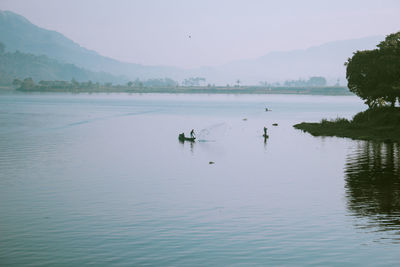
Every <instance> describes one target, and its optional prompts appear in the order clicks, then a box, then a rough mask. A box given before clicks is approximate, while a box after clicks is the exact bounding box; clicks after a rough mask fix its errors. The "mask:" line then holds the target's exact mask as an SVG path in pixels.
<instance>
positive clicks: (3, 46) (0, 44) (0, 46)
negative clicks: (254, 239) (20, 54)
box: [0, 42, 6, 55]
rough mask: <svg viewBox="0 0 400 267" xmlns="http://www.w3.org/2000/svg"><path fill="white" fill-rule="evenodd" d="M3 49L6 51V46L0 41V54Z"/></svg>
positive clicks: (2, 52)
mask: <svg viewBox="0 0 400 267" xmlns="http://www.w3.org/2000/svg"><path fill="white" fill-rule="evenodd" d="M5 51H6V46H5V45H4V44H3V43H2V42H0V55H1V54H4V52H5Z"/></svg>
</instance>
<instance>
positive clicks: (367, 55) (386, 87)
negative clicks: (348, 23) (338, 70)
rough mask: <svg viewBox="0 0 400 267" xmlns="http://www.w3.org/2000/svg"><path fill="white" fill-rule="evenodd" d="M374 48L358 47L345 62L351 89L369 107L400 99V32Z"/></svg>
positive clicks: (393, 102)
mask: <svg viewBox="0 0 400 267" xmlns="http://www.w3.org/2000/svg"><path fill="white" fill-rule="evenodd" d="M377 47H378V48H376V49H374V50H365V51H357V52H355V53H354V54H353V57H351V58H349V59H348V60H347V62H346V63H345V65H346V67H347V68H346V78H347V81H348V87H349V89H350V91H351V92H353V93H355V94H356V95H358V96H359V97H360V98H362V99H363V100H364V101H365V103H366V104H367V105H368V106H369V107H375V106H381V105H385V104H386V103H390V104H391V106H395V103H396V100H399V101H400V32H397V33H394V34H390V35H388V36H387V37H386V39H385V40H384V41H382V42H381V43H380V44H378V45H377Z"/></svg>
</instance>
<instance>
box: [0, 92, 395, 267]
mask: <svg viewBox="0 0 400 267" xmlns="http://www.w3.org/2000/svg"><path fill="white" fill-rule="evenodd" d="M265 107H269V108H270V109H272V111H271V112H265V111H264V108H265ZM363 109H365V107H364V105H363V104H362V103H361V102H360V101H359V100H358V99H357V98H356V97H349V96H347V97H323V96H278V95H265V96H264V95H262V96H258V95H251V96H246V95H239V96H233V95H157V94H155V95H128V94H109V95H107V94H94V95H86V94H80V95H72V94H2V95H0V265H1V266H13V265H42V266H46V265H47V266H58V265H65V266H82V265H89V264H91V265H94V266H102V265H117V266H119V265H121V266H137V265H155V266H195V265H203V266H210V265H211V266H221V265H272V266H276V265H285V266H291V265H294V266H299V265H300V266H301V265H319V266H321V265H371V266H376V265H398V264H399V263H400V169H399V168H400V166H399V165H400V160H399V154H400V147H399V146H398V145H396V144H376V143H370V142H364V141H353V140H349V139H344V138H334V137H331V138H319V137H313V136H311V135H309V134H306V133H303V132H301V131H299V130H295V129H294V128H292V125H293V124H295V123H298V122H301V121H319V120H320V119H322V118H335V117H337V116H342V117H348V118H351V116H352V115H354V114H355V113H357V112H358V111H361V110H363ZM272 123H278V124H279V126H277V127H273V126H272ZM264 125H265V126H267V127H268V133H269V135H270V138H269V139H268V140H267V141H266V142H264V140H263V138H262V130H263V127H264ZM192 128H194V129H195V132H196V133H197V136H198V142H196V143H194V144H191V143H183V144H182V143H180V142H179V141H178V139H177V137H178V134H179V133H181V132H185V133H186V134H188V133H189V131H190V129H192ZM210 161H213V162H215V164H209V162H210Z"/></svg>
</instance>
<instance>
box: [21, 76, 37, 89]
mask: <svg viewBox="0 0 400 267" xmlns="http://www.w3.org/2000/svg"><path fill="white" fill-rule="evenodd" d="M34 87H35V82H34V81H33V79H32V78H31V77H29V78H25V79H24V81H23V82H22V84H21V89H23V90H29V89H33V88H34Z"/></svg>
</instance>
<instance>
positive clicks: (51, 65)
mask: <svg viewBox="0 0 400 267" xmlns="http://www.w3.org/2000/svg"><path fill="white" fill-rule="evenodd" d="M27 77H31V78H32V79H33V80H34V81H36V82H38V81H41V80H64V81H70V80H72V79H75V80H76V81H78V82H83V81H89V80H91V81H94V82H100V83H106V82H112V83H120V82H123V81H124V79H123V78H122V77H116V76H113V75H111V74H108V73H101V72H92V71H88V70H85V69H82V68H79V67H77V66H75V65H73V64H67V63H60V62H58V61H57V60H54V59H50V58H48V57H47V56H44V55H40V56H37V55H33V54H27V53H22V52H19V51H17V52H13V53H11V52H7V53H1V52H0V84H2V85H8V84H11V83H12V82H13V80H14V79H15V78H19V79H24V78H27ZM125 81H126V80H125Z"/></svg>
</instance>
